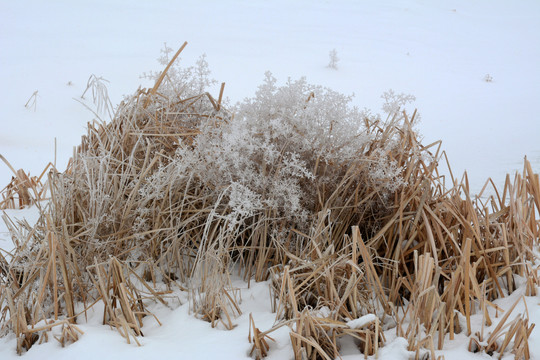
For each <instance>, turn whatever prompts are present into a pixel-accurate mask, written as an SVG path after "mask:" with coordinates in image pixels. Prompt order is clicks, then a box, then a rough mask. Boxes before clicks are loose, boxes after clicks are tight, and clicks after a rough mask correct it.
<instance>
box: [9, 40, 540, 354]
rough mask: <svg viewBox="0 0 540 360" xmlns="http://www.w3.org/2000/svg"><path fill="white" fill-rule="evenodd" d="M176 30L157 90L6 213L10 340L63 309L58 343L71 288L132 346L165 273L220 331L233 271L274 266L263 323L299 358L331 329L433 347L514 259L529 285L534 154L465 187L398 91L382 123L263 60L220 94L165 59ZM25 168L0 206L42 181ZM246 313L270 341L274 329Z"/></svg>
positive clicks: (68, 334)
mask: <svg viewBox="0 0 540 360" xmlns="http://www.w3.org/2000/svg"><path fill="white" fill-rule="evenodd" d="M184 46H185V45H184ZM184 46H183V47H182V48H181V49H180V50H179V51H178V52H177V53H176V54H175V55H174V56H173V57H172V58H170V59H169V57H168V54H169V52H166V56H165V57H164V59H166V60H167V66H166V68H165V70H164V71H163V72H162V73H159V74H154V75H151V76H153V77H154V78H155V85H154V87H153V88H151V89H148V90H139V91H137V92H136V93H135V95H133V96H132V97H130V98H127V99H126V100H124V101H123V102H122V103H121V104H120V105H119V107H118V108H117V111H116V113H115V114H114V116H113V117H112V120H111V121H110V122H108V123H104V122H98V121H94V122H92V123H89V124H88V132H87V134H86V135H85V136H83V138H82V141H81V145H80V146H79V147H78V148H77V150H76V151H75V153H74V156H73V158H72V159H71V161H70V163H69V165H68V168H67V170H66V171H65V172H62V173H60V172H58V171H56V170H54V169H53V170H52V171H50V172H49V174H48V179H47V184H48V185H47V189H49V190H50V201H49V204H48V206H46V207H43V208H42V211H41V212H42V218H41V219H40V221H38V223H37V224H36V225H35V226H33V227H30V226H19V227H17V226H14V227H13V231H12V235H13V237H14V243H15V244H16V249H15V250H14V252H13V253H12V254H11V255H10V256H11V257H10V256H8V258H6V259H5V260H4V261H1V262H0V265H1V269H2V275H1V276H0V287H2V293H1V294H2V295H0V296H1V298H0V306H1V307H2V308H1V309H2V317H1V318H0V326H1V327H2V329H3V330H2V331H3V332H4V333H6V332H8V331H12V332H14V333H15V334H16V335H17V338H18V339H19V346H18V350H19V352H21V351H23V349H24V348H26V349H27V348H29V347H30V346H31V345H32V344H33V343H35V342H36V341H37V340H38V339H37V338H36V337H35V336H34V334H35V335H36V336H38V337H39V339H43V338H45V337H47V335H46V331H44V329H46V328H43V327H39V326H38V324H43V323H46V324H48V325H45V326H53V325H49V324H51V323H50V322H51V321H53V323H52V324H60V323H62V324H66V325H65V327H64V329H67V330H65V331H64V332H65V334H64V333H63V335H62V336H60V337H59V338H60V339H63V341H62V342H66V341H68V340H69V341H74V340H76V336H77V331H76V330H73V329H76V328H74V327H73V326H75V325H74V324H75V323H76V322H77V319H78V316H80V315H81V314H76V313H75V310H74V309H75V304H76V303H83V304H84V306H85V308H88V307H91V306H92V304H95V303H97V302H100V301H101V302H103V304H104V314H103V321H104V323H107V324H110V325H111V326H114V327H116V328H117V329H118V331H120V332H121V333H122V335H123V336H124V337H125V338H126V340H127V341H128V342H129V341H131V339H133V340H134V341H135V342H138V340H137V337H138V336H142V335H143V333H142V329H141V328H142V323H143V322H142V318H143V317H144V316H148V315H151V314H150V313H149V312H148V310H147V302H148V301H160V302H163V303H165V300H164V299H163V297H162V296H161V295H162V292H160V291H158V290H156V289H157V284H158V283H165V284H166V286H167V287H168V288H169V289H171V288H172V287H178V288H180V289H182V290H187V291H188V292H189V294H190V301H191V309H192V310H193V311H194V312H195V313H196V314H198V316H200V317H201V318H203V319H204V320H206V321H209V322H210V323H211V324H212V326H217V325H218V324H222V325H223V326H224V327H225V328H227V329H231V328H233V327H234V326H235V324H234V318H235V317H236V316H237V315H238V314H240V307H239V297H238V296H237V294H236V292H235V290H234V287H233V286H232V283H231V278H230V275H231V273H232V272H233V270H237V271H239V273H240V274H242V275H243V276H244V277H245V278H246V279H251V278H254V279H255V280H257V281H262V280H266V279H268V278H270V282H271V287H272V289H273V297H274V299H273V302H274V304H275V310H276V312H277V324H276V326H275V327H274V328H273V329H275V328H277V327H280V326H284V325H289V326H291V341H292V343H293V348H294V351H295V356H296V357H297V358H323V359H326V358H335V357H336V356H339V342H338V339H339V338H340V337H343V336H352V337H354V338H355V339H356V340H357V344H358V346H359V349H360V351H361V352H363V353H364V354H365V355H366V356H369V355H373V354H375V355H376V354H377V351H378V349H379V347H380V346H383V344H384V334H383V331H384V330H388V329H390V328H395V329H396V332H397V334H398V335H399V336H403V337H405V338H407V339H408V342H409V350H410V351H415V352H416V354H417V356H420V355H421V354H425V353H426V352H427V353H429V354H430V355H431V356H432V357H434V356H435V348H437V349H442V348H443V346H444V341H445V340H447V339H450V340H451V339H453V338H454V335H455V333H457V332H460V331H466V334H467V335H471V334H473V333H474V332H475V330H476V329H474V328H473V325H472V324H471V320H470V319H471V316H473V315H474V314H476V313H481V314H484V316H485V321H486V323H490V322H494V321H495V319H491V318H490V317H489V312H488V311H487V310H486V309H488V308H490V307H492V308H496V309H497V307H496V306H495V305H494V304H493V301H494V300H495V299H498V298H501V297H505V296H507V295H508V294H509V293H511V292H512V291H513V290H514V289H515V288H516V281H515V280H516V279H515V276H516V275H519V276H522V277H526V280H527V282H528V283H527V286H528V290H527V291H529V292H530V293H531V294H533V292H535V291H536V286H537V285H538V276H537V271H536V270H534V271H533V269H532V268H531V266H530V261H531V260H533V259H534V254H533V247H534V246H537V245H538V240H539V234H540V222H539V216H540V184H539V180H538V174H534V173H533V171H532V168H531V165H530V163H529V162H528V161H525V167H524V171H523V174H522V175H517V176H516V177H515V179H514V181H513V182H512V181H510V178H509V177H508V178H507V179H506V183H505V186H504V188H503V189H502V191H499V189H497V188H495V186H492V187H493V190H492V193H493V194H494V195H491V196H489V197H487V199H482V198H481V197H473V196H471V194H470V193H469V188H468V183H467V177H466V174H465V176H464V177H463V179H462V181H457V180H456V179H455V178H453V176H451V178H450V179H449V180H448V181H447V180H446V179H445V178H444V177H442V176H441V175H440V173H439V162H442V161H443V160H444V159H445V157H444V153H441V150H440V142H436V143H434V144H429V145H422V144H421V142H420V141H419V139H418V135H417V133H416V131H415V130H414V124H415V122H416V117H417V116H416V113H413V114H412V116H411V117H409V116H408V115H407V114H406V113H405V112H404V111H402V110H401V107H402V106H403V105H404V104H405V103H406V102H407V101H408V100H410V99H409V97H406V96H402V95H396V94H394V93H387V94H386V95H385V99H386V100H387V102H388V103H387V104H386V105H385V109H387V119H386V120H382V119H381V118H380V117H379V116H373V115H371V114H369V113H368V112H361V111H359V110H357V109H355V108H352V107H350V106H349V103H350V98H349V97H347V96H343V95H341V94H338V93H336V92H333V91H331V90H329V89H324V88H321V87H317V86H312V85H309V84H307V82H306V81H305V80H304V79H301V80H298V81H294V82H293V81H289V82H288V83H287V84H286V85H285V86H282V87H279V86H277V85H276V80H275V79H274V78H273V77H272V76H271V75H270V74H267V77H266V79H265V82H264V83H263V85H261V87H260V88H259V90H258V91H257V93H256V95H255V96H254V97H253V98H251V99H248V100H246V101H244V102H243V103H241V104H239V105H238V106H236V108H234V109H233V110H228V109H227V108H226V107H225V106H224V104H223V91H224V84H222V86H221V88H220V92H219V95H218V96H217V99H216V98H214V97H213V96H212V95H210V94H209V93H208V88H209V86H211V85H212V84H213V81H212V80H210V79H209V77H208V73H209V72H208V68H207V64H206V62H205V61H204V58H202V59H200V60H199V62H198V65H197V66H196V67H192V68H186V69H182V68H180V67H178V66H177V65H176V64H175V62H174V61H175V60H176V59H177V58H178V56H179V54H180V52H181V51H182V49H183V48H184ZM233 114H234V116H233ZM18 179H19V180H17V181H18V182H15V183H13V185H12V186H11V187H10V188H9V189H10V190H9V191H10V192H9V194H8V193H6V194H8V195H7V196H4V199H5V200H4V202H3V204H8V203H9V204H10V205H9V206H15V205H17V204H16V203H15V202H14V200H13V199H14V196H15V195H14V194H18V195H17V196H19V199H22V200H20V201H22V202H23V203H24V205H26V204H30V203H31V202H32V201H35V200H38V199H41V198H42V197H43V195H39V194H40V193H39V192H38V190H39V186H38V185H39V184H38V183H36V184H34V185H32V186H33V187H32V186H30V185H28V184H27V182H25V181H26V180H25V179H23V176H22V174H21V175H20V176H19V177H18ZM37 180H38V182H39V181H41V179H40V178H38V179H37ZM488 185H489V186H491V185H493V182H491V181H490V182H488V183H486V187H487V186H488ZM43 188H45V186H44V187H43ZM30 191H32V192H34V193H37V195H33V196H30V195H28V193H30ZM40 191H41V190H40ZM32 199H33V200H32ZM23 203H20V204H23ZM20 204H19V205H20ZM463 319H464V320H463ZM367 320H369V321H367ZM462 321H463V324H462V323H461V322H462ZM67 324H71V325H67ZM512 324H513V325H512V329H513V330H512V332H511V334H512V335H511V337H510V338H508V337H506V338H505V339H508V341H507V340H504V342H505V343H508V344H509V343H512V342H513V344H514V345H513V346H514V347H513V349H514V351H515V353H516V354H518V353H519V354H520V356H521V354H523V356H524V357H525V358H526V357H527V356H528V355H527V354H528V345H527V338H528V336H529V335H530V330H531V327H530V326H529V325H528V324H527V323H526V322H519V324H518V322H516V323H515V324H514V323H512ZM360 325H362V326H360ZM70 326H71V327H70ZM36 328H37V329H40V330H39V331H30V332H29V330H28V329H36ZM47 329H48V328H47ZM250 329H251V330H252V331H253V333H254V335H253V341H254V342H255V344H254V350H253V352H252V353H253V354H255V356H256V357H264V356H265V355H266V354H267V352H268V351H269V346H268V343H267V341H266V339H267V338H269V337H268V334H269V333H270V332H271V331H272V329H271V330H269V331H266V332H260V331H259V330H258V329H257V328H256V327H255V325H254V322H253V321H252V324H251V326H250ZM514 330H515V331H514ZM28 334H32V335H30V336H29V335H28ZM39 334H41V335H39ZM447 336H448V337H447ZM501 336H502V335H501ZM505 336H506V335H505ZM497 339H499V337H497ZM480 342H481V341H480ZM24 344H26V345H24ZM508 344H507V345H505V346H504V347H502V346H501V347H497V349H499V350H497V351H501V352H503V351H505V349H506V348H509V347H508V346H510V345H508ZM422 356H423V355H422Z"/></svg>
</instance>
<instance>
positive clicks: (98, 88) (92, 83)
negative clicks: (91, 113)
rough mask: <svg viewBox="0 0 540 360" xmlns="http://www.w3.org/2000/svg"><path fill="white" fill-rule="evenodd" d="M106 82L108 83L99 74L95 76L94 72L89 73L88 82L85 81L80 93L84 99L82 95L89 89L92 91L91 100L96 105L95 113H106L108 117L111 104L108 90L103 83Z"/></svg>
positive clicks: (111, 107)
mask: <svg viewBox="0 0 540 360" xmlns="http://www.w3.org/2000/svg"><path fill="white" fill-rule="evenodd" d="M106 82H107V83H108V82H109V81H108V80H107V79H104V78H103V77H101V76H100V77H97V76H96V75H94V74H92V75H90V77H89V78H88V82H87V83H86V89H85V90H84V92H83V93H82V95H81V99H84V95H85V94H86V92H87V91H89V90H90V92H91V93H92V101H93V102H94V105H96V110H97V113H98V114H105V113H107V114H108V115H109V117H110V116H111V114H112V109H113V106H112V103H111V100H110V98H109V92H108V90H107V85H106V84H105V83H106Z"/></svg>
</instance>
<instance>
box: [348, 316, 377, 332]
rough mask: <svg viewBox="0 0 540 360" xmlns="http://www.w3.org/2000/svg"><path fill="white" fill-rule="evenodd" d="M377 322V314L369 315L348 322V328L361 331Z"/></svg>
mask: <svg viewBox="0 0 540 360" xmlns="http://www.w3.org/2000/svg"><path fill="white" fill-rule="evenodd" d="M376 320H377V316H376V315H375V314H367V315H364V316H362V317H360V318H358V319H354V320H351V321H349V322H347V326H348V327H350V328H351V329H361V328H363V327H364V326H366V325H367V324H370V323H372V322H375V321H376Z"/></svg>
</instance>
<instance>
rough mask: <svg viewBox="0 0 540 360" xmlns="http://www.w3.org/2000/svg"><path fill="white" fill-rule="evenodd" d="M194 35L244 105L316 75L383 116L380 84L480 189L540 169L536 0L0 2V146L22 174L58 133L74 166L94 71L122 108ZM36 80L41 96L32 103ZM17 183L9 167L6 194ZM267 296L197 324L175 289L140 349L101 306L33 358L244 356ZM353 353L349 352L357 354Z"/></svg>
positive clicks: (533, 312)
mask: <svg viewBox="0 0 540 360" xmlns="http://www.w3.org/2000/svg"><path fill="white" fill-rule="evenodd" d="M184 41H188V42H189V45H188V47H187V48H186V49H185V50H184V52H183V54H182V62H185V63H186V64H193V63H194V61H195V60H196V58H198V57H199V56H200V55H201V54H203V53H206V54H207V60H208V62H209V64H210V68H211V70H212V71H213V76H214V78H216V79H217V80H218V81H219V82H225V83H226V95H227V96H228V97H229V98H230V100H231V102H233V103H234V102H236V101H237V100H240V99H243V98H244V97H247V96H250V95H252V94H253V93H254V91H255V89H256V87H257V85H258V84H260V83H261V81H262V79H263V77H264V72H265V71H266V70H270V71H272V72H273V74H274V75H275V76H276V77H277V78H278V80H279V81H281V82H284V81H286V80H287V77H289V76H290V77H292V78H298V77H300V76H306V77H307V79H308V81H309V82H311V83H316V84H321V85H325V86H328V87H330V88H332V89H334V90H338V91H341V92H344V93H354V94H355V95H356V97H355V100H354V103H355V104H356V105H358V106H359V107H367V108H370V109H372V110H373V111H374V112H379V111H380V107H381V105H382V99H381V98H380V96H381V94H382V93H383V92H384V91H387V90H388V89H393V90H394V91H396V92H403V93H407V94H412V95H414V96H416V98H417V100H416V102H415V104H414V106H415V107H417V108H418V109H419V111H420V113H421V116H422V122H421V124H420V126H419V129H420V132H421V133H423V134H424V136H425V143H429V142H432V141H435V140H438V139H442V140H443V147H444V148H445V149H446V150H447V153H448V155H449V157H450V160H451V164H452V170H453V171H454V174H457V175H460V174H461V173H462V172H463V171H464V170H467V171H468V173H469V179H470V181H471V184H472V188H473V190H479V189H480V188H481V186H482V184H483V181H484V180H485V179H486V178H487V177H488V176H492V177H493V178H494V179H495V181H496V182H497V183H499V184H500V183H501V182H502V181H503V176H504V174H505V173H507V172H511V171H515V170H519V169H521V165H522V160H523V157H524V156H525V155H527V156H528V158H529V159H530V160H531V161H532V163H533V169H534V170H535V172H540V142H539V141H538V140H539V139H540V115H539V113H538V110H537V108H536V106H537V105H538V103H539V100H540V66H538V65H539V63H540V1H536V0H530V1H519V0H518V1H503V0H476V1H468V0H454V1H441V2H432V1H427V0H415V1H404V0H403V1H400V0H381V1H376V2H375V1H373V2H367V1H344V0H336V1H317V0H309V1H307V0H302V1H287V0H277V1H272V2H269V1H262V0H258V1H247V0H234V1H196V0H190V1H182V2H175V1H153V2H151V3H150V2H144V3H143V2H142V1H141V2H137V1H121V0H114V1H113V0H100V1H92V2H90V1H85V2H83V1H77V2H74V1H67V0H63V1H52V0H51V1H46V2H43V1H37V0H29V1H8V0H0V84H1V88H2V91H1V96H0V125H1V127H0V129H1V130H0V154H2V155H3V156H5V157H6V158H7V159H8V160H9V161H10V162H11V164H12V165H13V166H14V167H15V168H16V169H19V168H24V169H26V170H30V171H31V173H32V175H38V174H40V173H41V171H42V170H43V169H44V167H45V166H46V164H47V163H48V162H50V161H53V162H54V161H55V159H54V158H55V156H54V154H55V151H54V139H55V138H56V139H57V144H58V145H57V157H56V162H57V167H58V168H59V169H60V170H63V168H64V167H65V165H66V164H67V160H68V158H69V157H70V156H71V154H72V151H73V150H72V149H73V146H75V145H77V144H78V143H79V140H80V136H81V135H82V134H83V133H84V127H85V125H86V123H87V122H88V121H91V120H92V119H93V114H92V113H91V112H89V111H88V110H87V109H85V108H84V107H83V106H82V105H81V104H80V103H78V102H77V101H75V100H74V98H77V99H80V96H81V94H82V93H83V92H84V90H85V87H86V82H87V80H88V78H89V76H90V75H91V74H95V75H97V76H103V77H104V78H105V79H107V80H109V81H110V83H109V84H108V86H109V95H110V97H111V101H112V103H113V104H116V103H118V102H119V101H120V100H121V99H122V95H123V94H129V93H132V92H133V91H134V90H136V89H137V87H139V86H140V85H141V86H143V87H148V86H149V85H150V83H148V82H147V81H146V80H144V79H140V78H139V75H141V74H142V73H143V72H145V71H148V70H160V69H161V65H159V64H158V63H157V62H156V60H155V59H156V58H157V57H158V56H159V55H160V54H159V52H160V49H161V48H162V47H163V43H164V42H167V44H168V45H169V46H170V47H173V48H178V47H179V46H180V45H181V44H182V43H183V42H184ZM332 49H336V51H337V56H338V57H339V59H340V60H339V62H338V64H337V65H338V69H337V70H333V69H329V68H327V67H326V65H327V64H328V62H329V55H328V54H329V52H330V51H331V50H332ZM486 80H488V81H486ZM35 91H37V97H35V99H34V100H35V104H34V105H35V106H29V107H30V109H28V108H25V104H26V103H27V101H28V100H29V99H30V100H31V101H30V103H32V99H31V97H32V95H33V94H34V92H35ZM216 93H217V89H216ZM10 179H11V172H10V170H9V169H8V167H7V166H5V165H4V164H3V163H1V162H0V189H1V188H3V186H4V185H6V184H7V183H8V182H9V180H10ZM5 231H6V229H5V227H4V226H3V224H2V226H0V247H5V246H4V244H8V237H7V235H6V233H5ZM238 286H239V287H244V288H245V287H246V286H247V285H246V284H243V283H238ZM519 291H521V290H518V291H517V292H516V294H515V295H513V296H512V299H514V296H518V295H519ZM267 294H268V288H267V286H266V285H265V284H256V285H255V286H254V287H252V288H251V289H246V290H245V291H244V292H243V295H242V296H243V299H244V302H243V305H242V306H243V311H244V315H243V317H241V318H239V319H237V320H236V323H237V324H238V327H237V328H235V329H234V330H232V331H224V330H217V329H211V328H210V326H209V324H207V323H205V322H202V321H200V320H196V319H194V318H193V317H192V316H190V315H189V314H188V308H187V304H186V301H185V299H183V298H182V295H181V294H180V295H179V300H171V303H172V304H174V303H175V301H180V302H181V303H183V304H184V305H183V306H181V307H179V308H177V309H176V310H174V311H171V310H169V309H165V308H155V309H154V311H155V312H156V314H157V316H158V317H159V319H160V320H161V321H162V322H163V326H161V327H160V326H157V324H155V323H154V322H152V320H150V319H149V320H148V322H149V323H148V324H147V325H145V329H143V331H144V332H145V335H146V336H145V337H144V338H143V339H142V340H141V341H142V342H143V344H144V345H143V346H142V347H141V348H137V347H136V346H133V345H127V344H125V341H124V340H123V339H122V338H121V337H120V336H119V335H118V334H117V333H116V332H115V331H111V330H109V328H108V327H104V326H101V325H98V324H99V316H97V317H95V318H92V317H90V322H89V323H88V324H83V325H81V329H83V330H84V331H85V335H84V336H83V337H82V338H81V340H80V341H79V342H77V343H75V344H72V345H69V346H68V347H67V348H65V349H63V350H61V349H60V347H59V345H58V344H57V343H56V342H55V341H51V342H50V343H49V344H46V345H41V346H35V347H34V348H32V349H31V351H30V352H28V353H27V354H26V355H25V358H28V359H30V358H40V359H41V358H49V357H50V358H53V357H54V358H56V359H62V358H73V357H75V358H89V359H93V358H97V357H104V358H118V359H120V358H126V359H127V358H130V359H132V358H159V357H173V356H174V357H176V358H184V359H206V358H231V359H238V358H242V357H245V356H247V355H246V353H247V350H248V349H249V344H248V343H247V332H248V331H247V324H248V321H247V320H246V319H247V316H249V313H250V312H253V315H254V318H255V322H256V324H257V326H258V327H259V328H260V329H261V330H263V331H264V330H266V329H267V328H269V327H271V325H272V323H273V320H274V316H275V315H274V314H271V313H270V311H269V310H270V304H269V303H267V302H268V296H267ZM512 299H510V300H504V301H507V303H506V304H502V305H501V306H503V305H506V306H507V305H508V304H510V303H512V301H511V300H512ZM527 302H528V306H529V313H530V316H531V320H532V321H535V320H536V321H535V322H537V323H538V324H540V307H539V306H538V302H539V299H538V298H528V300H527ZM520 306H521V305H520ZM521 310H523V307H518V308H517V309H516V310H515V311H516V312H517V311H521ZM539 331H540V330H538V329H535V331H534V332H533V334H532V335H531V339H530V343H531V347H532V349H531V350H532V353H533V356H540V355H538V354H540V332H539ZM272 336H273V337H275V338H276V340H277V344H274V345H272V346H273V347H272V348H271V351H270V358H271V359H288V358H290V357H291V349H290V347H289V345H288V343H289V340H288V332H287V331H286V329H282V330H280V331H278V332H277V333H274V334H273V335H272ZM462 340H463V339H462ZM403 344H404V343H403V342H402V341H401V340H400V339H397V340H393V338H391V337H390V338H389V344H387V346H386V348H385V349H383V351H382V352H381V357H382V358H388V359H391V358H395V356H397V355H399V354H401V355H402V356H401V357H406V353H404V352H403V351H404V350H403V349H404V345H403ZM14 349H15V344H14V341H13V339H12V338H7V339H0V358H1V359H6V358H11V357H13V358H14V357H15V356H16V355H15V352H14V351H15V350H14ZM344 349H345V352H347V347H346V346H345V347H344ZM352 353H353V352H351V355H347V356H344V358H351V359H352V358H355V357H354V356H353V355H352ZM441 354H444V355H445V358H446V359H452V358H461V359H463V358H465V357H468V356H469V357H471V358H481V356H480V355H472V354H470V353H468V352H466V350H465V343H464V342H463V341H459V339H458V341H456V342H454V343H447V349H446V350H445V351H444V352H442V353H441Z"/></svg>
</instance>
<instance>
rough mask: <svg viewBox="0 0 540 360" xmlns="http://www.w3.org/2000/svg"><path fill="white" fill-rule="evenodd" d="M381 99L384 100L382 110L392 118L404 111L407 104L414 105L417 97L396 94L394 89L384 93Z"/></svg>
mask: <svg viewBox="0 0 540 360" xmlns="http://www.w3.org/2000/svg"><path fill="white" fill-rule="evenodd" d="M381 98H382V99H383V100H384V104H383V106H382V109H383V111H384V112H385V113H386V114H388V115H390V116H393V115H395V114H396V113H398V112H399V111H401V110H403V106H405V105H406V104H408V103H412V102H414V101H415V100H416V97H415V96H413V95H407V94H404V93H399V94H396V93H395V92H394V90H392V89H390V90H388V91H386V92H384V93H383V94H382V95H381Z"/></svg>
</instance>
